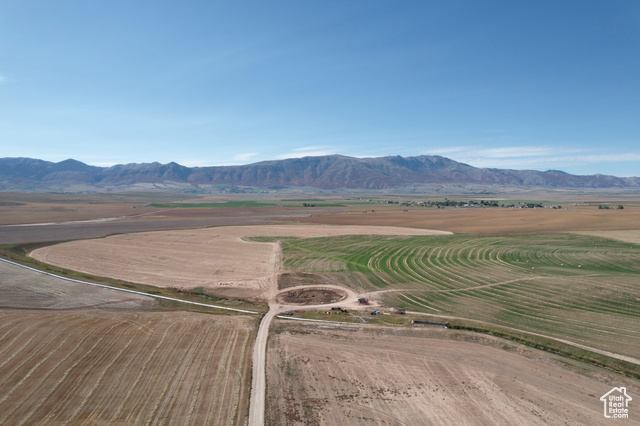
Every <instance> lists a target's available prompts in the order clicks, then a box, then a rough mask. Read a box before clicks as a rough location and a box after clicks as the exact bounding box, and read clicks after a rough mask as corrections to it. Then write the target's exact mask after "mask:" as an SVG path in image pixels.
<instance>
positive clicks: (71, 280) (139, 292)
mask: <svg viewBox="0 0 640 426" xmlns="http://www.w3.org/2000/svg"><path fill="white" fill-rule="evenodd" d="M0 260H1V261H3V262H6V263H10V264H11V265H15V266H19V267H21V268H25V269H28V270H30V271H33V272H37V273H39V274H43V275H48V276H50V277H54V278H59V279H61V280H65V281H70V282H73V283H78V284H86V285H92V286H96V287H102V288H107V289H110V290H116V291H124V292H127V293H133V294H139V295H141V296H147V297H155V298H156V299H164V300H172V301H174V302H181V303H188V304H190V305H198V306H206V307H207V308H216V309H225V310H227V311H235V312H243V313H245V314H256V315H257V314H258V312H254V311H247V310H245V309H238V308H229V307H227V306H218V305H210V304H208V303H200V302H191V301H189V300H182V299H177V298H175V297H168V296H160V295H158V294H150V293H145V292H142V291H136V290H128V289H126V288H119V287H112V286H109V285H106V284H98V283H92V282H90V281H82V280H76V279H75V278H68V277H63V276H61V275H56V274H52V273H51V272H45V271H41V270H40V269H36V268H32V267H30V266H26V265H22V264H20V263H17V262H12V261H11V260H7V259H2V258H0Z"/></svg>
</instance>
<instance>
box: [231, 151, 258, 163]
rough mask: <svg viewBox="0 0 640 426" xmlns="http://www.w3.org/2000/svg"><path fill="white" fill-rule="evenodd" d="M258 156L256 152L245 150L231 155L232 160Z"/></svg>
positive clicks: (247, 159)
mask: <svg viewBox="0 0 640 426" xmlns="http://www.w3.org/2000/svg"><path fill="white" fill-rule="evenodd" d="M256 156H258V153H257V152H245V153H242V154H236V155H234V156H233V160H234V161H249V160H250V159H252V158H254V157H256Z"/></svg>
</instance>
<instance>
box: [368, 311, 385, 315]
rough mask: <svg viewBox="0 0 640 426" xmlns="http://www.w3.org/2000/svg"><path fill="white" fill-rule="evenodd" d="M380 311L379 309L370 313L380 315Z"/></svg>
mask: <svg viewBox="0 0 640 426" xmlns="http://www.w3.org/2000/svg"><path fill="white" fill-rule="evenodd" d="M381 313H382V312H380V311H371V315H380V314H381Z"/></svg>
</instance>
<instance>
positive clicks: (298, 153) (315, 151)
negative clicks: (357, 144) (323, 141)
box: [276, 146, 338, 160]
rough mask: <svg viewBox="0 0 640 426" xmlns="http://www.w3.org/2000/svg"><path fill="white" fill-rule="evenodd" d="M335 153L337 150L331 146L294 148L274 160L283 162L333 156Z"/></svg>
mask: <svg viewBox="0 0 640 426" xmlns="http://www.w3.org/2000/svg"><path fill="white" fill-rule="evenodd" d="M337 152H338V150H337V149H336V148H335V147H332V146H305V147H302V148H296V149H294V150H293V151H291V152H288V153H286V154H280V155H278V156H276V158H277V159H279V160H283V159H285V158H300V157H318V156H321V155H333V154H336V153H337Z"/></svg>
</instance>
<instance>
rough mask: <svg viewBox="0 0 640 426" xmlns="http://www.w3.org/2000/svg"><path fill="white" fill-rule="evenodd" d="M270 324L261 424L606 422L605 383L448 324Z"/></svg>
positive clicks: (542, 356)
mask: <svg viewBox="0 0 640 426" xmlns="http://www.w3.org/2000/svg"><path fill="white" fill-rule="evenodd" d="M275 326H276V329H278V328H279V330H277V332H276V333H274V334H273V335H272V336H271V338H270V342H269V347H268V358H267V360H268V367H267V383H268V385H267V386H268V401H269V402H268V404H267V407H268V408H267V414H266V419H267V421H266V423H267V424H284V425H302V424H305V425H336V424H349V425H371V424H374V425H383V424H393V425H416V424H442V425H486V424H554V425H555V424H557V425H560V424H562V425H564V424H589V425H595V424H607V419H605V418H604V416H603V405H602V404H603V403H602V402H601V401H600V400H599V398H600V396H602V395H603V394H604V393H606V392H608V391H609V390H610V389H611V388H612V386H613V385H612V383H607V379H604V378H600V379H596V378H591V377H587V376H585V375H582V374H578V373H576V372H574V371H571V370H569V369H566V368H565V366H563V364H562V363H561V362H558V361H556V360H555V359H554V357H553V356H550V355H548V354H545V353H542V352H539V351H536V350H533V349H529V348H523V347H520V346H518V345H515V344H512V343H509V342H506V341H502V340H499V339H491V338H489V337H477V336H475V337H473V336H472V335H468V337H467V338H468V339H476V341H475V342H471V341H461V340H451V339H449V338H448V335H449V336H450V335H451V334H452V333H456V332H454V331H452V330H442V329H438V330H437V331H431V330H424V331H422V330H420V332H419V331H418V330H411V331H389V330H387V331H383V330H381V329H379V328H362V329H360V331H347V329H349V328H351V327H350V326H346V327H345V326H335V327H331V326H326V325H324V326H315V327H313V326H301V325H291V324H286V325H285V324H283V323H282V321H279V322H278V323H276V324H275ZM458 334H460V333H459V332H458ZM487 342H488V343H489V344H488V345H487V344H486V343H487ZM480 343H484V344H480ZM505 349H506V350H505ZM594 377H598V376H597V375H596V376H594ZM637 385H638V383H635V382H634V386H635V387H634V388H633V392H636V391H637V389H638V387H637ZM618 386H619V385H618ZM627 386H629V385H628V384H627Z"/></svg>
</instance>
